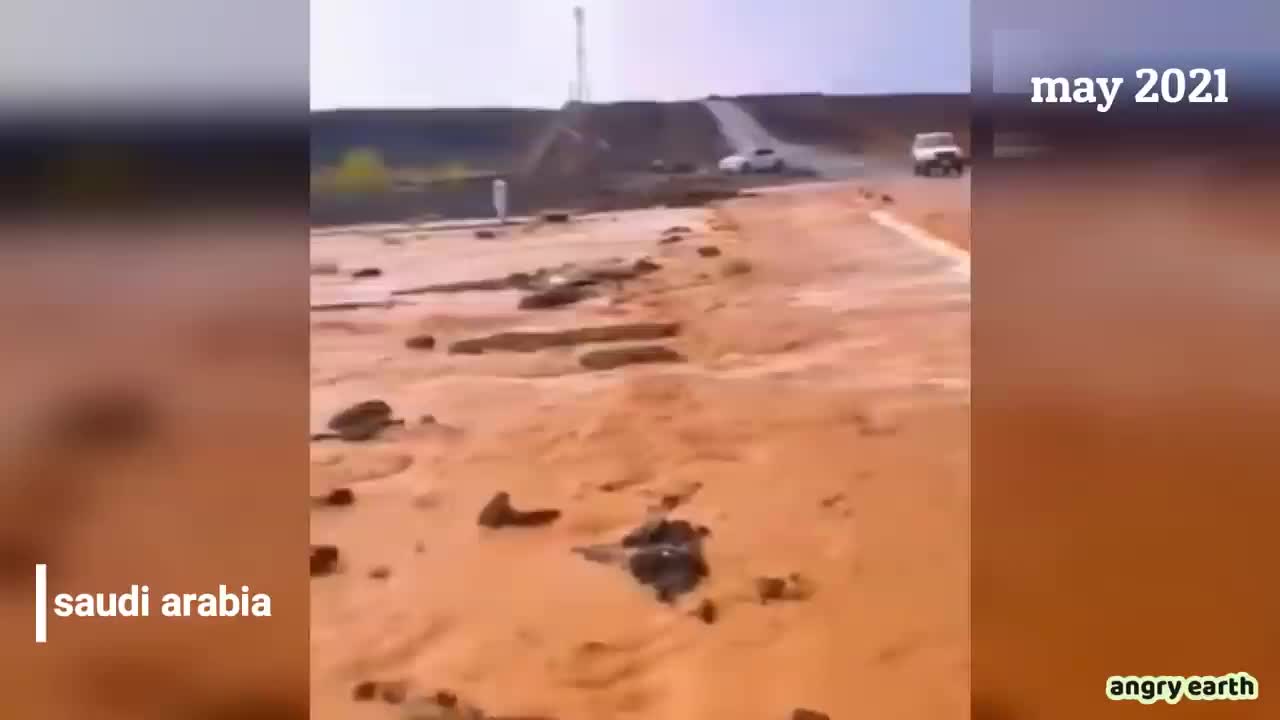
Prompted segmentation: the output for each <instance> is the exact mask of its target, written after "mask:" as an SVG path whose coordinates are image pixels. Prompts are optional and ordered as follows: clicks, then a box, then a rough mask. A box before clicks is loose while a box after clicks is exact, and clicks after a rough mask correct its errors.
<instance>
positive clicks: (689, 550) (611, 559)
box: [573, 518, 714, 615]
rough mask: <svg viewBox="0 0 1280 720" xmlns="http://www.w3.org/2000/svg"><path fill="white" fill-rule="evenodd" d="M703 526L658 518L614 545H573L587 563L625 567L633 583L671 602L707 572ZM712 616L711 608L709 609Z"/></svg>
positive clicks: (707, 532) (666, 601) (706, 531)
mask: <svg viewBox="0 0 1280 720" xmlns="http://www.w3.org/2000/svg"><path fill="white" fill-rule="evenodd" d="M708 535H710V531H709V530H707V529H706V528H705V527H698V526H694V525H692V524H690V523H689V522H687V521H685V520H669V519H666V518H660V519H657V520H652V521H649V522H646V523H645V524H643V525H641V526H640V527H638V528H636V529H634V530H632V531H631V532H629V533H627V534H626V536H624V537H623V538H622V541H621V542H619V543H616V544H606V545H592V546H586V547H575V548H573V552H575V553H577V554H579V555H581V556H582V557H583V558H584V559H586V560H588V561H590V562H597V563H602V564H605V565H615V566H618V567H621V568H624V569H626V570H627V571H628V572H629V573H630V574H631V576H632V577H633V578H634V579H635V580H636V582H638V583H640V584H641V585H647V586H650V587H652V588H653V589H654V591H655V593H656V595H657V598H658V600H659V601H660V602H664V603H670V602H673V601H674V600H675V599H676V598H677V597H678V596H680V595H683V594H684V593H687V592H689V591H691V590H693V589H694V588H695V587H696V586H697V585H698V583H699V582H701V581H702V579H703V578H705V577H707V576H708V575H709V574H710V570H709V568H708V567H707V562H706V560H705V559H704V558H703V555H702V541H703V538H705V537H707V536H708ZM712 614H713V615H714V611H712Z"/></svg>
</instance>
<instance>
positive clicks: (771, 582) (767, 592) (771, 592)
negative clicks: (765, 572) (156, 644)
mask: <svg viewBox="0 0 1280 720" xmlns="http://www.w3.org/2000/svg"><path fill="white" fill-rule="evenodd" d="M786 591H787V581H786V580H783V579H782V578H776V577H760V578H756V597H757V598H759V599H760V603H761V604H767V603H768V602H769V601H770V600H781V599H782V595H783V593H785V592H786Z"/></svg>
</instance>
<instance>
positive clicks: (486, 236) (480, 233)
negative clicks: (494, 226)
mask: <svg viewBox="0 0 1280 720" xmlns="http://www.w3.org/2000/svg"><path fill="white" fill-rule="evenodd" d="M475 235H476V239H477V240H492V239H494V238H496V237H498V233H496V232H494V231H492V230H477V231H476V233H475Z"/></svg>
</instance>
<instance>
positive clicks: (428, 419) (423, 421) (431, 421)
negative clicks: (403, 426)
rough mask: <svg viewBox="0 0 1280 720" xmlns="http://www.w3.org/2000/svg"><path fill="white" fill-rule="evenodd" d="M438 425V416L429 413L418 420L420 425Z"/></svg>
mask: <svg viewBox="0 0 1280 720" xmlns="http://www.w3.org/2000/svg"><path fill="white" fill-rule="evenodd" d="M438 423H439V421H438V420H436V416H435V415H432V414H430V413H427V414H426V415H423V416H422V417H420V418H418V424H419V425H436V424H438Z"/></svg>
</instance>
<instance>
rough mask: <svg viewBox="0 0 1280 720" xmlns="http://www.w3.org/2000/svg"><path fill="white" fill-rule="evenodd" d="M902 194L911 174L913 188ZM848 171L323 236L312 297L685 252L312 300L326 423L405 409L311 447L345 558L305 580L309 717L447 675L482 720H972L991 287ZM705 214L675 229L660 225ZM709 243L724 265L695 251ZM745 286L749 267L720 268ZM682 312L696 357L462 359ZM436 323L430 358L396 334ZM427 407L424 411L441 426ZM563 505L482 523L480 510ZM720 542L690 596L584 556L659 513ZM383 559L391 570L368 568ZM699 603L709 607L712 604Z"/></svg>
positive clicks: (320, 718)
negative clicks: (339, 490) (362, 696)
mask: <svg viewBox="0 0 1280 720" xmlns="http://www.w3.org/2000/svg"><path fill="white" fill-rule="evenodd" d="M890 192H892V191H890ZM879 207H881V204H880V203H879V202H876V203H869V202H868V201H866V200H865V199H863V198H862V196H861V195H860V194H859V192H858V191H857V186H856V184H851V185H828V186H825V187H815V186H808V187H801V186H796V187H793V188H787V189H782V190H779V191H776V192H773V191H771V192H765V193H762V194H761V195H759V196H758V197H755V198H750V199H742V200H737V201H733V202H731V203H728V204H726V205H725V206H724V207H722V208H717V209H691V210H678V211H676V210H650V211H640V212H633V213H626V214H619V215H616V216H598V217H590V218H583V219H579V220H577V221H575V222H573V223H570V224H568V225H562V226H555V225H547V226H543V227H541V228H538V229H537V230H535V231H533V232H525V231H523V230H520V229H512V230H509V231H506V232H504V233H503V235H502V236H501V237H499V238H496V239H493V240H479V239H475V238H473V237H472V235H471V233H470V232H467V231H463V230H456V231H443V232H422V233H417V234H414V233H412V232H409V233H406V232H404V231H399V232H397V233H395V236H396V237H395V239H394V240H393V241H392V242H390V243H389V242H387V241H386V240H385V239H384V237H383V235H385V232H384V233H373V232H366V233H358V234H357V233H353V234H343V233H329V234H326V235H325V236H323V237H316V238H315V239H314V240H313V260H332V261H336V262H337V263H339V264H340V265H341V266H342V267H344V268H349V269H350V268H356V267H362V266H377V267H380V268H382V269H383V270H384V274H383V277H381V278H374V279H368V280H348V279H344V278H340V277H320V276H318V277H316V278H315V279H314V282H313V300H316V301H326V302H327V301H333V300H337V299H342V298H350V297H365V298H376V297H379V296H385V294H386V293H387V292H388V291H390V290H392V289H394V288H398V287H406V286H414V285H421V284H426V283H431V282H437V281H446V280H466V279H476V278H484V277H491V276H494V275H504V274H506V273H509V272H516V271H528V270H532V269H535V268H537V267H539V266H545V265H553V264H557V263H559V262H563V261H571V260H572V261H583V260H588V259H599V258H605V257H611V256H622V257H630V256H635V255H637V254H645V255H648V256H650V257H652V258H653V259H654V260H656V261H657V262H658V263H660V264H661V265H662V266H663V267H662V269H661V270H660V271H658V272H657V273H654V274H653V275H650V276H647V277H645V278H643V279H641V280H636V281H633V282H629V283H627V284H626V285H625V286H623V287H621V288H617V289H613V290H611V291H610V292H609V294H608V296H607V297H603V298H599V299H594V300H590V301H587V302H584V303H580V304H579V305H577V306H575V307H573V308H571V309H564V310H554V311H538V312H528V311H518V310H516V309H515V304H516V296H515V295H513V294H510V293H506V292H476V293H463V294H457V295H435V296H428V295H417V296H409V297H406V298H404V300H405V301H406V303H413V304H401V305H396V306H394V307H391V308H386V309H383V308H372V309H359V310H352V311H345V312H313V314H312V328H311V329H312V336H311V337H312V341H311V342H312V354H311V362H312V419H311V422H312V426H313V429H315V430H319V429H321V428H322V426H323V425H324V423H325V421H326V419H327V418H328V417H329V416H330V415H331V414H332V413H333V412H335V411H336V410H338V409H340V408H342V407H344V406H346V405H349V404H351V403H354V402H358V401H361V400H365V399H369V398H381V399H383V400H386V401H387V402H389V403H390V404H391V405H392V406H393V408H395V410H396V412H397V414H398V415H399V416H401V417H404V418H406V419H407V424H406V426H405V427H403V428H392V429H390V430H388V431H387V432H386V433H385V434H384V435H383V436H381V437H380V438H378V439H376V440H373V441H370V442H366V443H359V444H344V443H341V442H315V443H313V444H312V473H311V484H312V493H313V494H320V493H323V492H325V491H328V490H331V489H333V488H336V487H349V488H351V489H352V490H353V491H354V492H355V494H356V502H355V504H354V505H351V506H346V507H330V508H317V509H315V510H313V512H312V517H311V534H312V541H313V542H316V543H332V544H335V545H337V546H338V547H339V548H340V550H341V552H342V553H343V557H344V561H343V566H342V569H341V572H339V573H338V574H336V575H332V576H328V577H320V578H314V579H313V580H312V604H311V622H312V633H311V657H312V666H311V668H312V669H311V672H312V717H313V718H315V719H316V720H328V719H330V718H381V717H395V710H394V709H393V708H390V707H387V706H386V705H383V704H381V703H355V702H353V700H352V689H353V687H354V686H355V685H356V684H357V683H359V682H361V681H364V680H406V681H408V682H409V683H410V685H411V686H412V688H413V690H414V692H431V691H434V690H438V689H449V690H452V691H454V692H456V693H457V694H458V695H459V696H460V697H463V698H465V699H468V700H470V701H472V702H474V703H476V704H478V705H480V706H481V707H483V708H485V709H486V710H487V711H489V712H490V713H494V714H506V715H528V716H546V717H553V718H562V719H564V718H689V719H691V720H693V719H702V718H705V719H707V720H711V719H713V718H714V719H716V720H723V718H741V719H742V720H753V719H756V718H759V719H760V720H767V719H769V718H784V717H788V716H789V715H788V713H789V712H790V711H791V710H792V709H793V708H797V707H807V708H813V709H817V710H822V711H824V712H826V713H829V714H830V716H831V717H833V718H837V719H843V718H854V717H873V716H874V717H893V718H899V719H901V720H912V719H914V718H919V719H921V720H924V719H925V718H928V719H929V720H935V719H936V718H957V717H967V714H968V706H969V699H968V696H969V630H968V612H969V608H968V557H969V526H968V509H969V470H968V459H969V458H968V452H969V449H968V447H969V284H968V279H967V277H966V276H964V275H961V274H958V273H956V272H955V271H954V269H953V267H952V265H951V263H950V262H949V261H948V260H946V259H944V258H939V257H937V256H935V255H931V254H929V253H928V252H926V251H924V250H922V249H920V248H917V247H915V246H912V245H911V244H910V243H908V242H907V241H905V240H904V239H903V238H901V237H899V236H897V235H895V234H893V233H892V232H890V231H888V230H886V229H884V228H882V227H880V226H879V225H876V224H874V223H872V222H871V221H870V220H869V219H868V217H867V212H868V210H870V209H873V208H879ZM673 225H685V226H689V227H690V228H691V229H692V230H693V232H692V233H691V234H689V235H688V236H686V238H685V240H684V242H681V243H677V244H673V245H664V246H659V245H658V243H657V240H658V237H659V235H660V233H661V232H662V230H663V229H664V228H667V227H669V226H673ZM703 244H714V245H716V246H718V247H720V248H721V249H722V250H723V256H722V257H720V258H703V257H700V256H699V255H698V254H697V253H696V252H695V251H694V249H695V247H696V246H699V245H703ZM740 260H747V261H749V263H750V264H751V268H752V270H751V272H749V273H746V274H739V275H732V276H728V275H726V274H725V273H724V272H723V269H724V268H725V266H726V264H727V263H730V262H733V261H740ZM652 319H663V320H673V321H678V322H680V323H681V324H682V328H683V330H682V332H681V334H680V336H679V337H678V338H675V339H674V340H672V341H670V342H669V344H670V345H671V346H672V347H673V348H675V349H677V350H678V351H679V352H681V353H682V354H684V355H685V356H686V357H687V358H688V362H687V363H682V364H671V365H650V366H635V367H630V368H623V369H620V370H614V371H609V372H595V373H591V372H587V371H584V370H582V369H581V368H580V367H579V366H578V365H577V363H576V356H577V355H578V354H579V353H581V352H582V351H583V349H580V348H578V349H573V348H571V349H563V350H544V351H540V352H537V353H530V354H493V355H482V356H463V355H450V354H448V353H447V352H446V351H445V350H443V348H444V347H446V346H447V345H448V343H450V342H452V341H454V340H457V339H461V338H466V337H471V336H475V335H479V334H486V333H490V332H496V331H499V330H506V329H512V328H533V327H574V326H582V325H601V324H609V323H612V322H620V321H630V320H652ZM419 333H431V334H433V335H434V336H435V337H436V339H437V341H438V344H437V348H436V349H435V350H433V351H424V350H410V349H407V348H406V347H405V346H404V340H405V339H406V338H407V337H409V336H411V335H415V334H419ZM428 413H429V414H431V415H433V416H434V418H435V420H436V422H435V423H433V424H422V423H420V422H419V421H418V418H419V417H420V416H422V415H424V414H428ZM498 491H507V492H510V493H511V495H512V498H513V501H514V504H515V505H516V506H517V507H523V508H536V507H554V508H558V509H560V510H562V511H563V515H562V517H560V519H559V520H558V521H557V522H555V523H554V524H552V525H550V526H546V527H540V528H515V529H510V528H509V529H500V530H487V529H483V528H480V527H477V524H476V517H477V514H478V512H479V510H480V508H481V507H482V506H483V505H484V503H485V502H486V501H487V500H488V499H489V498H490V497H491V496H492V495H493V494H494V493H495V492H498ZM663 496H675V497H677V498H678V499H679V501H680V504H679V506H678V507H676V508H675V509H674V510H673V511H671V513H670V514H671V516H672V517H676V518H682V519H688V520H691V521H694V522H698V523H702V524H704V525H706V526H707V527H709V528H710V530H711V536H710V538H709V539H708V540H707V546H706V553H707V559H708V562H709V564H710V570H711V572H710V577H709V578H708V579H707V580H706V581H704V582H703V584H702V585H701V586H699V587H698V588H697V590H696V591H695V592H693V593H691V594H690V595H688V596H684V597H682V598H681V599H680V600H679V601H678V602H677V603H676V604H675V605H674V606H667V605H663V604H661V603H659V602H658V601H657V600H656V599H655V598H654V596H653V593H652V592H651V591H650V590H649V589H647V588H644V587H642V586H640V585H639V584H637V583H636V582H635V581H633V580H632V578H631V577H630V576H629V575H628V574H627V572H626V571H625V570H623V569H620V568H615V567H609V566H606V565H602V564H596V563H591V562H587V561H586V560H584V559H583V558H581V557H579V556H578V555H576V554H574V553H572V552H571V548H572V547H574V546H578V545H589V544H593V543H602V542H610V541H616V540H618V539H619V538H620V537H621V536H622V535H623V534H624V533H625V532H627V531H628V530H630V529H631V528H633V527H635V526H636V525H638V524H639V523H641V522H643V521H644V520H645V519H647V518H649V517H652V515H653V514H654V512H655V510H654V508H655V506H656V505H657V504H658V502H659V499H660V498H662V497H663ZM377 566H385V568H387V569H389V573H390V574H389V576H388V577H385V578H382V579H375V578H373V577H371V576H370V571H371V569H373V568H375V567H377ZM789 573H799V574H801V575H802V576H803V577H805V578H806V579H807V580H808V581H809V582H810V583H811V584H812V587H813V592H812V594H811V595H810V596H809V597H807V598H806V599H802V600H794V601H787V602H780V603H770V604H767V605H762V604H760V603H759V602H758V600H757V599H756V597H755V595H754V590H753V586H754V579H755V578H757V577H760V576H785V575H787V574H789ZM703 599H710V600H712V601H713V602H714V603H716V605H717V607H718V608H719V617H718V619H717V621H716V622H715V623H714V624H710V625H708V624H704V623H703V622H701V621H699V620H698V619H696V618H694V617H691V616H690V615H689V613H688V610H689V609H690V608H692V607H693V606H695V605H696V604H697V603H698V602H699V601H701V600H703Z"/></svg>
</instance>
